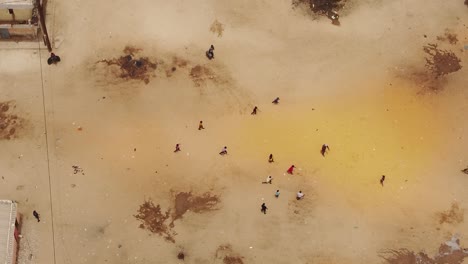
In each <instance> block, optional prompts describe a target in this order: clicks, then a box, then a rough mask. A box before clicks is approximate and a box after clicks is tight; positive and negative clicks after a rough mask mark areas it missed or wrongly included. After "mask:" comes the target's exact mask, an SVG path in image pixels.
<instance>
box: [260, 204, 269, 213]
mask: <svg viewBox="0 0 468 264" xmlns="http://www.w3.org/2000/svg"><path fill="white" fill-rule="evenodd" d="M267 210H268V208H267V207H266V205H265V203H262V209H261V211H262V213H264V214H266V211H267Z"/></svg>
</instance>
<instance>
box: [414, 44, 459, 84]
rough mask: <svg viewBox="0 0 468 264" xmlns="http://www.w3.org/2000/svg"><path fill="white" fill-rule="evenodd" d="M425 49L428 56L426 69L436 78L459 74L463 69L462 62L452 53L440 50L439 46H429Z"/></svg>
mask: <svg viewBox="0 0 468 264" xmlns="http://www.w3.org/2000/svg"><path fill="white" fill-rule="evenodd" d="M423 49H424V52H425V53H426V55H427V58H426V67H427V68H428V69H429V71H430V72H431V73H432V75H433V76H434V78H439V77H441V76H444V75H447V74H450V73H453V72H457V71H459V70H460V69H461V68H462V66H461V64H460V62H461V60H460V59H459V58H458V57H457V56H456V55H455V53H453V52H452V51H448V50H442V49H439V48H438V47H437V44H428V45H426V46H424V47H423Z"/></svg>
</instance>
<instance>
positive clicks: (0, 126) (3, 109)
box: [0, 101, 24, 140]
mask: <svg viewBox="0 0 468 264" xmlns="http://www.w3.org/2000/svg"><path fill="white" fill-rule="evenodd" d="M15 108H16V104H15V102H14V101H7V102H0V140H2V139H6V140H10V139H14V138H17V137H18V132H19V131H20V130H21V129H22V128H23V124H24V120H23V119H21V118H19V117H18V116H17V115H15V114H13V113H12V112H13V110H14V109H15Z"/></svg>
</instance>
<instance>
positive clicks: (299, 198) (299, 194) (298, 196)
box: [296, 191, 304, 200]
mask: <svg viewBox="0 0 468 264" xmlns="http://www.w3.org/2000/svg"><path fill="white" fill-rule="evenodd" d="M302 198H304V194H303V193H302V191H299V192H298V193H297V195H296V200H302Z"/></svg>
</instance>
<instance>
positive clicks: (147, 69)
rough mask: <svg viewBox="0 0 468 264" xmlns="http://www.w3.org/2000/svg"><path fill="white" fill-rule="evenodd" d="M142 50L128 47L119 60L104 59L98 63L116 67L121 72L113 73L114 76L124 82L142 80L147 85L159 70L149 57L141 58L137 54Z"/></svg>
mask: <svg viewBox="0 0 468 264" xmlns="http://www.w3.org/2000/svg"><path fill="white" fill-rule="evenodd" d="M140 51H141V49H138V48H135V47H131V46H127V47H125V48H124V50H123V54H122V55H121V56H120V57H118V58H113V59H103V60H101V61H99V62H98V63H105V64H106V65H107V66H109V67H116V68H118V69H119V70H118V71H115V68H114V71H111V72H113V73H114V76H115V77H117V78H121V79H124V80H141V81H143V82H144V83H145V84H148V83H149V82H150V77H151V76H153V74H154V71H155V70H156V68H157V63H156V62H154V61H152V60H150V59H149V58H148V57H139V56H137V54H138V53H139V52H140Z"/></svg>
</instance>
